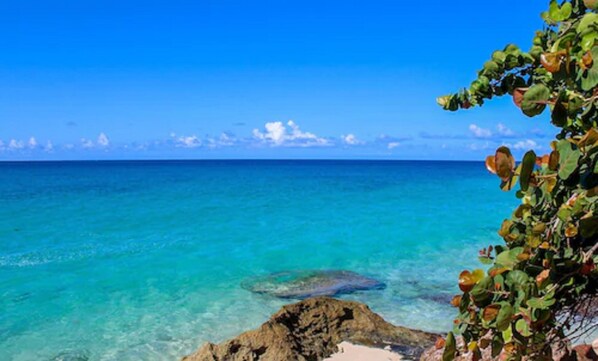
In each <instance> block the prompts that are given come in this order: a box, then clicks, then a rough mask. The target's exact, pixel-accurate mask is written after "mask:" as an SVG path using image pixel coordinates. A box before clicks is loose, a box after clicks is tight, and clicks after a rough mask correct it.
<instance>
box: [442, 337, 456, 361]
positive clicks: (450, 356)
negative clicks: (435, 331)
mask: <svg viewBox="0 0 598 361" xmlns="http://www.w3.org/2000/svg"><path fill="white" fill-rule="evenodd" d="M456 352H457V343H456V342H455V335H453V333H452V332H449V333H448V335H446V342H445V344H444V352H443V353H442V361H453V360H454V359H455V353H456Z"/></svg>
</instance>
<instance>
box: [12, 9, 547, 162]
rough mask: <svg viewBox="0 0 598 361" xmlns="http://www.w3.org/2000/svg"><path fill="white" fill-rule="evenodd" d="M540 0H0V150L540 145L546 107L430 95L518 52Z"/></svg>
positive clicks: (405, 151) (90, 152) (125, 155)
mask: <svg viewBox="0 0 598 361" xmlns="http://www.w3.org/2000/svg"><path fill="white" fill-rule="evenodd" d="M547 3H548V2H547V1H539V0H533V1H517V2H515V1H507V0H505V1H494V2H486V1H476V2H474V1H432V2H402V1H396V0H395V1H376V0H374V1H368V2H364V1H359V2H358V1H346V0H345V1H336V0H331V1H325V2H324V1H311V0H305V1H300V2H299V1H295V2H291V1H280V0H279V1H258V0H256V1H252V2H248V1H243V2H241V1H227V0H218V1H215V0H214V1H212V0H210V1H201V0H200V1H179V0H170V1H147V0H146V1H124V0H120V1H111V0H105V1H84V0H82V1H60V0H57V1H29V0H20V1H12V2H8V1H6V2H2V3H0V31H1V32H2V34H5V36H2V37H0V49H2V50H1V52H2V55H1V56H0V159H4V160H21V159H148V158H152V159H164V158H179V159H183V158H198V159H202V158H358V159H362V158H372V159H467V160H469V159H483V157H484V156H485V155H486V154H489V153H491V152H493V150H494V149H495V148H496V147H497V146H499V145H501V144H508V145H510V146H511V147H512V148H514V149H515V150H516V152H518V153H520V152H522V151H525V150H527V149H528V148H535V149H536V150H538V152H540V153H541V152H542V151H543V150H544V151H545V150H546V149H547V148H548V142H549V139H550V137H551V136H552V135H554V133H555V129H554V128H553V127H552V126H551V125H550V124H549V121H548V119H547V117H545V116H544V117H538V118H533V119H530V118H527V117H525V116H523V115H522V114H521V113H520V111H519V110H518V109H517V108H515V107H514V106H513V105H512V102H511V100H510V99H507V98H505V99H499V100H494V101H492V102H490V103H488V104H487V106H485V107H484V108H481V109H475V110H469V111H464V112H458V113H448V112H444V111H442V110H441V109H440V108H439V107H438V106H437V105H436V104H435V98H436V97H437V96H439V95H444V94H446V93H450V92H453V91H456V90H458V89H459V88H460V87H464V86H467V85H468V84H469V83H470V82H471V80H473V78H474V77H475V73H476V71H477V70H478V69H479V68H480V67H481V64H482V63H483V62H484V61H485V60H487V58H488V57H489V56H490V54H491V53H492V51H493V50H495V49H497V48H502V47H503V46H504V45H506V44H508V43H515V44H518V45H520V46H522V47H523V48H524V49H527V48H528V46H529V44H530V43H531V38H532V37H533V33H534V31H535V30H537V29H539V28H541V26H542V22H541V20H540V17H539V14H540V12H541V11H543V10H544V9H545V8H546V7H547ZM7 35H8V36H7Z"/></svg>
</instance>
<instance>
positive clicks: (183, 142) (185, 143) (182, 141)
mask: <svg viewBox="0 0 598 361" xmlns="http://www.w3.org/2000/svg"><path fill="white" fill-rule="evenodd" d="M176 146H177V147H181V148H197V147H201V140H200V139H199V138H198V137H197V136H196V135H191V136H188V137H185V136H183V137H179V138H177V140H176Z"/></svg>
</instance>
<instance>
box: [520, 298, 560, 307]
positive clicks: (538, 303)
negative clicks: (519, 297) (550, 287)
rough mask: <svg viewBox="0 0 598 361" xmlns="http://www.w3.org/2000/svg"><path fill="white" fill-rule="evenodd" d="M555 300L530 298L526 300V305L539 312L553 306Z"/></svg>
mask: <svg viewBox="0 0 598 361" xmlns="http://www.w3.org/2000/svg"><path fill="white" fill-rule="evenodd" d="M555 302H556V301H555V299H554V298H546V299H545V298H539V297H534V298H530V299H529V300H527V305H528V306H530V307H533V308H537V309H539V310H544V309H547V308H549V307H550V306H552V305H554V303H555Z"/></svg>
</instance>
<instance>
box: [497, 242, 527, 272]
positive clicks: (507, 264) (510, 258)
mask: <svg viewBox="0 0 598 361" xmlns="http://www.w3.org/2000/svg"><path fill="white" fill-rule="evenodd" d="M522 252H523V247H515V248H513V249H509V250H506V251H502V252H501V253H500V254H499V255H498V256H496V264H498V265H500V266H502V267H504V268H506V269H509V270H512V269H513V266H514V265H515V264H516V263H517V262H518V260H517V256H518V255H519V254H521V253H522Z"/></svg>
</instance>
